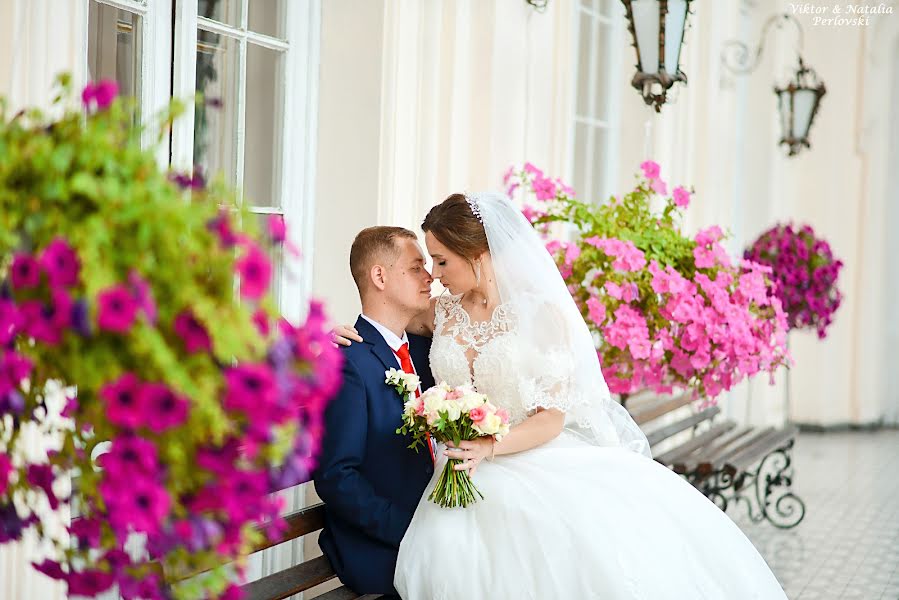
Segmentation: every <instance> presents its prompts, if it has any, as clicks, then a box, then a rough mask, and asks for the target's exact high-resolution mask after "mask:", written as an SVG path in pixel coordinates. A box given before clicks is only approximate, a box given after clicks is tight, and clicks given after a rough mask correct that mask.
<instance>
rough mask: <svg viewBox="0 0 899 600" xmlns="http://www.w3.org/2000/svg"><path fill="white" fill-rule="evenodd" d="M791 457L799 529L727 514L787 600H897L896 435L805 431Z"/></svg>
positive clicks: (733, 511)
mask: <svg viewBox="0 0 899 600" xmlns="http://www.w3.org/2000/svg"><path fill="white" fill-rule="evenodd" d="M793 459H794V465H795V472H794V481H793V490H794V492H795V493H796V495H798V496H799V497H801V498H802V499H803V500H804V501H805V504H806V515H805V519H804V520H803V521H802V522H801V523H800V524H799V525H797V526H796V527H795V528H793V529H791V530H786V531H784V530H780V529H777V528H775V527H773V526H771V525H770V524H768V523H766V522H762V523H758V524H753V523H751V522H750V520H749V518H748V517H747V516H746V514H745V513H746V511H745V509H744V508H742V507H738V506H732V507H731V508H730V510H729V511H728V512H729V514H730V515H731V517H732V518H733V519H734V520H735V521H736V522H737V523H738V524H739V525H740V527H741V528H742V529H743V530H744V531H745V532H746V534H747V535H748V536H749V537H750V539H752V541H753V543H754V544H755V545H756V548H758V549H759V552H761V553H762V555H763V556H764V557H765V559H766V560H767V561H768V564H769V565H770V566H771V568H772V570H773V571H774V573H775V574H776V575H777V578H778V579H779V580H780V582H781V584H782V585H783V586H784V589H785V590H786V593H787V596H788V597H789V598H790V600H819V599H820V600H830V599H833V600H850V599H864V600H899V431H897V430H886V431H879V432H875V433H871V432H846V433H802V434H800V437H799V439H798V440H797V442H796V446H795V448H794V454H793Z"/></svg>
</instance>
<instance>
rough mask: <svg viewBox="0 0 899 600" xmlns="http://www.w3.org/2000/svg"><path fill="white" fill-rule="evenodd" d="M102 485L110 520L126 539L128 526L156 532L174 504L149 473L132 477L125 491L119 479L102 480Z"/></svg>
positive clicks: (150, 532)
mask: <svg viewBox="0 0 899 600" xmlns="http://www.w3.org/2000/svg"><path fill="white" fill-rule="evenodd" d="M99 488H100V494H101V495H102V497H103V501H104V502H105V503H106V507H107V512H108V513H109V523H110V525H111V526H112V528H113V530H114V531H115V532H116V533H117V534H118V536H119V538H120V539H124V537H125V535H126V534H127V533H128V531H129V530H133V531H143V532H146V533H149V534H156V533H157V532H159V529H160V525H161V523H162V520H163V519H164V518H165V517H166V515H168V513H169V509H170V508H171V505H172V500H171V498H170V497H169V494H168V492H167V491H166V489H165V488H164V487H163V486H161V485H160V484H159V483H157V482H155V481H153V480H152V479H150V478H148V477H142V476H134V477H130V478H129V479H128V483H127V493H122V492H123V489H122V485H121V484H120V483H118V482H113V481H111V480H108V479H105V480H104V481H103V482H102V483H100V486H99Z"/></svg>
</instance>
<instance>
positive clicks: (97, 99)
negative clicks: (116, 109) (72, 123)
mask: <svg viewBox="0 0 899 600" xmlns="http://www.w3.org/2000/svg"><path fill="white" fill-rule="evenodd" d="M118 95H119V84H118V83H117V82H116V81H115V80H114V79H103V80H102V81H99V82H97V83H89V84H87V85H86V86H84V90H82V92H81V101H82V102H83V103H84V106H85V108H87V109H90V108H91V107H92V106H93V105H96V106H97V108H98V109H99V110H105V109H107V108H109V106H110V105H111V104H112V102H113V100H115V99H116V96H118Z"/></svg>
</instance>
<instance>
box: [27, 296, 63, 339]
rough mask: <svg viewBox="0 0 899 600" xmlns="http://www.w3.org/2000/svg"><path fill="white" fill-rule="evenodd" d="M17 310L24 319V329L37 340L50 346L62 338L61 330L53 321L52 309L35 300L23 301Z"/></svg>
mask: <svg viewBox="0 0 899 600" xmlns="http://www.w3.org/2000/svg"><path fill="white" fill-rule="evenodd" d="M19 310H20V311H21V314H22V319H23V321H24V327H23V329H24V331H25V333H26V334H27V335H29V336H31V337H33V338H34V339H35V340H36V341H38V342H44V343H45V344H49V345H51V346H53V345H56V344H58V343H59V342H60V340H62V332H61V331H60V329H59V328H58V327H56V325H54V323H53V316H54V313H53V310H52V309H49V310H48V309H47V307H45V306H44V305H43V304H42V303H40V302H38V301H37V300H29V301H27V302H23V303H22V304H21V305H20V307H19Z"/></svg>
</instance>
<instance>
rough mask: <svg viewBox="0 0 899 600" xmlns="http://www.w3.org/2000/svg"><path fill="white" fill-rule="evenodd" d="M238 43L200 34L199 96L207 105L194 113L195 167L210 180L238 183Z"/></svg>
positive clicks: (197, 108) (229, 39)
mask: <svg viewBox="0 0 899 600" xmlns="http://www.w3.org/2000/svg"><path fill="white" fill-rule="evenodd" d="M238 60H239V59H238V42H237V40H234V39H232V38H229V37H226V36H223V35H218V34H215V33H210V32H208V31H203V30H200V31H199V32H197V92H198V93H202V94H203V97H204V98H205V99H206V102H205V103H199V104H197V106H196V109H195V113H194V115H195V116H194V164H195V165H198V166H200V167H201V168H202V169H203V172H204V173H205V174H207V175H208V176H209V177H214V176H216V175H218V174H219V173H223V174H224V177H225V179H226V181H228V182H229V183H231V184H232V185H233V184H235V183H236V182H237V90H238V84H239V82H238V81H237V73H238V65H239V62H238Z"/></svg>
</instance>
